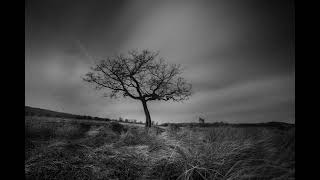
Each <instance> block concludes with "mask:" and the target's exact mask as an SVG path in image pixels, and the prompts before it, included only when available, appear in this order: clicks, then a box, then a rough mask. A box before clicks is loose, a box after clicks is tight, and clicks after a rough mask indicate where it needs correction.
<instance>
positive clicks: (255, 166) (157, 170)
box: [25, 124, 295, 180]
mask: <svg viewBox="0 0 320 180" xmlns="http://www.w3.org/2000/svg"><path fill="white" fill-rule="evenodd" d="M73 126H75V125H73ZM44 127H46V126H44ZM54 127H57V129H59V128H61V127H59V126H54ZM75 127H78V126H75ZM45 129H46V128H45ZM49 129H50V128H49ZM67 129H68V128H66V129H64V130H65V131H73V130H72V128H70V129H68V130H67ZM79 129H81V128H78V130H79ZM86 130H88V129H86ZM61 131H62V130H61ZM83 131H84V130H81V132H82V135H81V136H78V137H77V138H76V139H72V140H70V138H66V136H63V138H62V136H60V135H56V136H54V138H51V140H49V139H47V141H46V142H47V143H44V142H43V141H41V143H40V144H41V145H36V144H37V143H36V142H37V141H36V140H35V139H37V138H38V136H29V138H27V139H26V147H28V149H32V151H31V152H33V153H30V152H29V158H26V161H25V167H26V177H27V178H29V179H183V180H191V179H194V180H196V179H217V180H220V179H221V180H222V179H295V149H294V148H295V130H294V129H291V130H289V131H280V130H275V129H266V128H258V127H252V128H245V127H243V128H235V127H217V128H214V127H212V128H205V127H202V128H191V129H190V128H176V127H169V128H168V129H167V130H166V131H164V132H162V131H163V130H161V129H159V128H151V129H149V130H146V129H145V128H140V127H120V126H119V125H115V124H113V125H111V124H110V125H106V126H97V127H91V129H90V132H92V133H87V134H86V133H83ZM36 132H40V133H41V132H42V131H38V130H37V131H36ZM62 132H63V131H62ZM88 134H89V135H88ZM39 141H40V140H39ZM39 141H38V143H39Z"/></svg>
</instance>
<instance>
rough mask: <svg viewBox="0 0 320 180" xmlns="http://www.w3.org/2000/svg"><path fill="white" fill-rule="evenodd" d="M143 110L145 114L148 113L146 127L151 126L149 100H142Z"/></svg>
mask: <svg viewBox="0 0 320 180" xmlns="http://www.w3.org/2000/svg"><path fill="white" fill-rule="evenodd" d="M142 105H143V110H144V114H145V115H146V127H151V117H150V112H149V110H148V106H147V102H146V101H145V100H142Z"/></svg>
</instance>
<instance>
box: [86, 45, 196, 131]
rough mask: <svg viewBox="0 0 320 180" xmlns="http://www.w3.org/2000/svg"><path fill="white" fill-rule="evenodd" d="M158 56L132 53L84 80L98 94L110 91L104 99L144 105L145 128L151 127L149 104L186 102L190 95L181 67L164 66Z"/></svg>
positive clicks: (108, 62) (93, 69)
mask: <svg viewBox="0 0 320 180" xmlns="http://www.w3.org/2000/svg"><path fill="white" fill-rule="evenodd" d="M158 54H159V53H158V52H152V51H149V50H143V51H142V52H138V51H129V52H128V55H126V56H124V55H122V54H120V55H116V56H112V57H108V58H106V59H105V60H101V61H100V62H99V63H97V64H96V65H95V66H94V67H91V71H90V72H88V73H87V74H86V75H85V77H84V78H83V80H84V81H86V82H89V83H92V84H94V85H95V88H96V89H98V90H101V89H109V90H111V91H109V92H108V93H107V94H105V96H110V97H111V98H117V97H120V96H121V95H122V96H123V97H130V98H132V99H135V100H139V101H141V103H142V105H143V109H144V113H145V116H146V127H151V117H150V112H149V110H148V106H147V102H148V101H154V100H164V101H168V100H173V101H181V100H186V99H188V97H189V96H190V95H191V84H189V83H187V82H186V80H185V79H184V78H182V77H181V76H180V75H181V73H182V69H181V66H180V65H177V64H168V63H165V61H164V59H162V58H157V57H158Z"/></svg>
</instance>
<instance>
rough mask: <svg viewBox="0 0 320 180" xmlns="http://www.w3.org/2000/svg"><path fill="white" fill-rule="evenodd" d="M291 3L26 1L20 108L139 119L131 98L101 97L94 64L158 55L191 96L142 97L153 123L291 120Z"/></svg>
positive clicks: (141, 114) (235, 0) (138, 106)
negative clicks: (135, 54)
mask: <svg viewBox="0 0 320 180" xmlns="http://www.w3.org/2000/svg"><path fill="white" fill-rule="evenodd" d="M294 21H295V7H294V2H293V0H292V1H289V0H281V1H273V0H260V1H257V0H242V1H239V0H184V1H182V0H162V1H156V0H127V1H125V0H108V1H99V0H87V1H82V0H78V1H71V0H70V1H66V0H64V1H62V0H51V1H48V0H27V1H25V105H28V106H32V107H39V108H45V109H50V110H56V111H62V112H68V113H73V114H81V115H91V116H99V117H108V118H117V119H118V118H119V117H122V118H128V119H137V120H138V121H145V116H144V112H143V108H142V104H141V102H138V101H135V100H132V99H123V98H122V99H121V98H120V99H110V98H106V97H103V93H104V92H108V90H103V91H96V90H95V89H94V88H93V87H92V86H91V85H90V84H88V83H85V82H84V81H83V80H82V78H81V77H83V76H84V75H85V74H86V73H87V72H88V71H89V70H90V67H91V66H93V65H94V63H95V62H97V60H101V59H104V58H106V57H108V56H112V55H115V54H118V53H126V52H128V51H129V50H133V49H135V50H142V49H149V50H154V51H159V52H160V54H159V56H160V57H162V58H164V59H165V60H166V61H167V62H168V63H178V64H181V65H182V66H183V68H184V73H183V76H184V78H185V79H186V80H187V81H188V82H190V83H191V84H192V86H193V95H192V96H191V97H190V99H189V100H187V101H183V102H161V101H154V102H149V104H148V107H149V110H150V113H151V118H152V120H153V121H155V122H158V123H165V122H197V121H198V118H199V117H200V116H201V117H204V118H205V121H206V122H220V121H224V122H229V123H258V122H269V121H281V122H288V123H295V24H294Z"/></svg>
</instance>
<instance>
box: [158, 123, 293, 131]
mask: <svg viewBox="0 0 320 180" xmlns="http://www.w3.org/2000/svg"><path fill="white" fill-rule="evenodd" d="M170 125H173V126H178V127H186V126H193V127H220V126H230V127H270V128H278V129H283V130H286V129H290V128H293V127H295V124H289V123H285V122H265V123H225V122H214V123H203V124H200V123H164V124H161V125H160V126H170Z"/></svg>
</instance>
